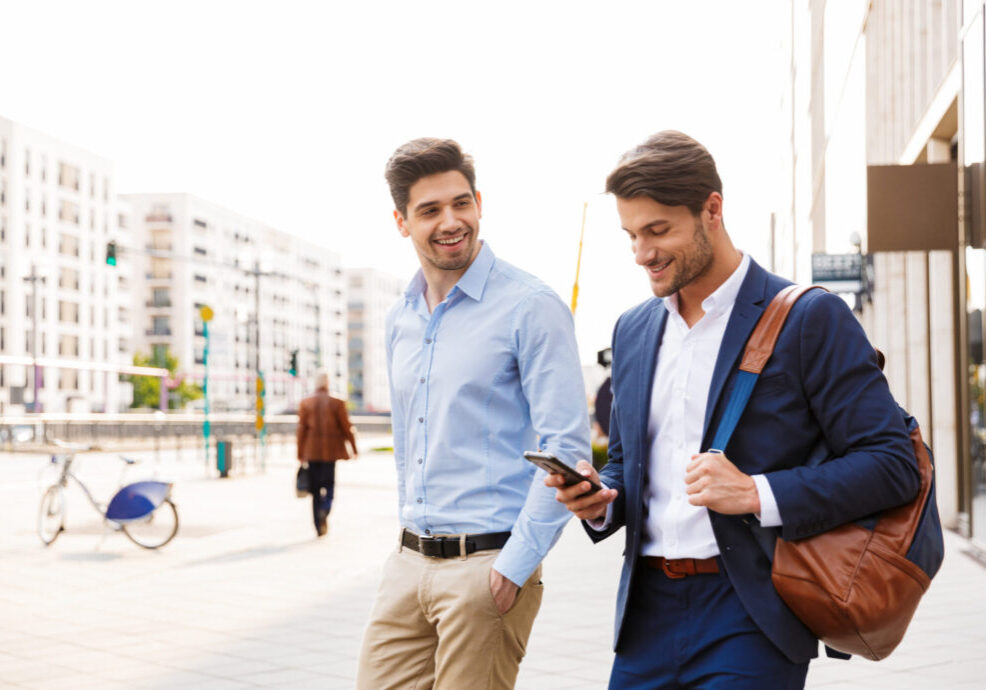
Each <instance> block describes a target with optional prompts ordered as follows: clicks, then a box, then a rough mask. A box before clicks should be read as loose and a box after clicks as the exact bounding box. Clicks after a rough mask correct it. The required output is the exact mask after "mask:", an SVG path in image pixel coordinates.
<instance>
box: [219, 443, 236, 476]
mask: <svg viewBox="0 0 986 690" xmlns="http://www.w3.org/2000/svg"><path fill="white" fill-rule="evenodd" d="M232 466H233V442H232V441H228V440H226V441H218V442H217V443H216V469H217V470H219V476H220V477H228V476H229V470H230V468H232Z"/></svg>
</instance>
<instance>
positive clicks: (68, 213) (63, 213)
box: [58, 199, 79, 225]
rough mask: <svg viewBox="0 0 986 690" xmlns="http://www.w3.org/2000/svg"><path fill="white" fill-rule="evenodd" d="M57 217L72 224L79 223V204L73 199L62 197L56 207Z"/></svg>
mask: <svg viewBox="0 0 986 690" xmlns="http://www.w3.org/2000/svg"><path fill="white" fill-rule="evenodd" d="M58 219H59V220H62V221H65V222H66V223H72V224H74V225H78V224H79V205H78V204H77V203H75V202H74V201H68V200H66V199H62V202H61V204H59V207H58Z"/></svg>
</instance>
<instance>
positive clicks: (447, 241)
mask: <svg viewBox="0 0 986 690" xmlns="http://www.w3.org/2000/svg"><path fill="white" fill-rule="evenodd" d="M464 239H466V233H464V232H463V233H460V234H458V235H455V236H454V237H443V238H441V239H437V240H435V244H439V245H441V246H443V247H454V246H455V245H457V244H459V243H460V242H462V241H463V240H464Z"/></svg>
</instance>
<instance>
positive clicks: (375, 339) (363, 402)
mask: <svg viewBox="0 0 986 690" xmlns="http://www.w3.org/2000/svg"><path fill="white" fill-rule="evenodd" d="M347 279H348V283H349V304H348V310H349V323H348V329H349V378H350V381H349V401H350V403H352V406H353V408H354V409H356V410H359V411H361V412H389V411H390V388H389V384H388V381H387V348H386V343H385V336H384V333H385V330H386V320H387V312H388V311H389V310H390V308H391V307H392V306H393V304H394V302H396V301H397V300H398V299H400V298H401V295H402V294H403V292H404V284H405V281H402V280H400V279H398V278H395V277H394V276H391V275H388V274H386V273H383V272H382V271H378V270H375V269H372V268H358V269H350V270H349V271H347Z"/></svg>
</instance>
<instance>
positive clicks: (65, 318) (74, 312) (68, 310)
mask: <svg viewBox="0 0 986 690" xmlns="http://www.w3.org/2000/svg"><path fill="white" fill-rule="evenodd" d="M58 320H59V321H61V322H62V323H79V305H78V304H76V303H75V302H68V301H64V300H59V301H58Z"/></svg>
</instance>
